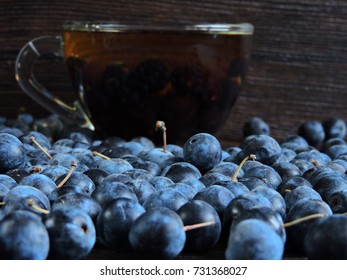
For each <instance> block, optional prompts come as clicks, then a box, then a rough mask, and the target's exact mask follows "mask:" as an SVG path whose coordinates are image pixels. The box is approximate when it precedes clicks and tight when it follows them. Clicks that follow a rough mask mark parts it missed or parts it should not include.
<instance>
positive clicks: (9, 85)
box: [0, 0, 347, 143]
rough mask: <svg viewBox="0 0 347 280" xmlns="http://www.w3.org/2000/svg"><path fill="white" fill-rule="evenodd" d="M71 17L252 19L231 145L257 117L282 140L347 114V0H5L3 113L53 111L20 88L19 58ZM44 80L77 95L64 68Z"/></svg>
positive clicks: (230, 126) (229, 129) (0, 21)
mask: <svg viewBox="0 0 347 280" xmlns="http://www.w3.org/2000/svg"><path fill="white" fill-rule="evenodd" d="M65 20H121V21H128V22H135V23H141V22H143V21H147V22H152V23H167V22H182V23H194V22H202V21H205V22H251V23H252V24H253V25H254V27H255V34H254V47H253V52H252V61H251V65H250V68H249V72H248V77H247V81H246V84H245V86H244V88H243V91H242V94H241V96H240V97H239V99H238V100H237V103H236V105H235V106H234V108H233V109H232V112H231V115H230V118H229V120H228V122H227V123H226V124H225V126H224V128H223V130H222V131H221V132H220V134H219V136H220V138H221V139H223V140H224V141H226V143H228V142H235V141H236V142H237V141H239V140H241V139H242V134H241V129H242V125H243V123H244V121H246V120H247V119H249V118H250V117H252V116H260V117H262V118H263V119H264V120H265V121H267V122H268V123H269V124H270V127H271V134H272V135H273V136H274V137H275V138H278V139H281V138H283V137H285V136H287V135H288V134H292V133H295V132H296V128H297V126H298V124H299V123H300V122H303V121H305V120H307V119H318V120H322V119H323V118H325V117H327V116H330V115H335V116H337V117H341V118H343V119H345V120H347V110H346V108H347V93H346V87H347V79H346V73H347V71H346V70H347V2H346V1H323V0H300V1H293V0H287V1H282V0H278V1H264V0H257V1H255V0H254V1H245V0H242V1H241V0H240V1H232V0H218V1H191V0H190V1H182V0H172V1H162V0H161V1H143V0H127V1H125V0H119V1H106V0H99V1H91V0H89V1H66V0H59V1H56V0H51V1H44V0H31V1H28V0H16V1H13V0H0V115H4V116H15V115H16V114H17V112H18V110H19V108H21V107H25V109H26V111H27V112H30V113H33V114H34V115H36V116H43V115H45V114H47V111H45V110H44V109H43V108H42V107H40V106H39V105H37V104H35V103H34V102H33V101H32V100H31V99H30V98H29V97H27V96H26V95H25V94H24V93H23V92H22V91H21V90H20V88H19V86H18V85H17V83H16V81H15V79H14V62H15V59H16V56H17V54H18V52H19V50H20V48H21V47H22V46H23V45H24V44H25V43H26V42H27V41H29V40H30V39H32V38H34V37H36V36H41V35H55V34H58V33H59V30H60V27H61V25H62V23H63V22H64V21H65ZM40 79H41V80H42V81H43V82H44V84H45V86H46V87H47V88H48V89H50V90H53V91H54V92H55V93H57V94H58V95H59V96H62V97H63V98H65V99H66V100H68V101H69V100H73V98H72V94H71V92H72V90H71V86H70V84H69V81H68V78H67V76H66V73H65V68H64V67H62V66H57V67H55V68H54V69H53V70H52V71H51V72H47V71H45V72H44V73H41V76H40Z"/></svg>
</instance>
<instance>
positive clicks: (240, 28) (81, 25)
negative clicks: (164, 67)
mask: <svg viewBox="0 0 347 280" xmlns="http://www.w3.org/2000/svg"><path fill="white" fill-rule="evenodd" d="M63 30H64V31H90V32H125V31H127V32H128V31H130V32H151V31H153V32H195V33H208V34H226V35H235V34H248V35H252V34H253V33H254V26H253V25H252V24H251V23H248V22H242V23H198V24H175V25H154V24H151V25H139V24H123V23H118V22H109V21H100V22H94V21H67V22H65V23H64V24H63Z"/></svg>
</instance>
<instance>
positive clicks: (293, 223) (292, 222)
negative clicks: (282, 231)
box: [282, 213, 327, 228]
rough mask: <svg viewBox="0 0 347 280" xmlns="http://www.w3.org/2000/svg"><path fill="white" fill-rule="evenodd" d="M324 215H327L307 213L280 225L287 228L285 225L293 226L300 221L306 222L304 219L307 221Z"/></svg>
mask: <svg viewBox="0 0 347 280" xmlns="http://www.w3.org/2000/svg"><path fill="white" fill-rule="evenodd" d="M326 216H327V215H326V214H322V213H317V214H312V215H308V216H305V217H302V218H299V219H296V220H294V221H291V222H288V223H285V224H283V225H282V227H284V228H287V227H290V226H294V225H296V224H299V223H302V222H306V221H309V220H312V219H317V218H324V217H326Z"/></svg>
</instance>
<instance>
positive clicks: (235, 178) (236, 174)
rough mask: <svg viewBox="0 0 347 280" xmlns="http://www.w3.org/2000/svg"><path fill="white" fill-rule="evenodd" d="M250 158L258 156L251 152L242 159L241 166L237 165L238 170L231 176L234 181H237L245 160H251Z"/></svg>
mask: <svg viewBox="0 0 347 280" xmlns="http://www.w3.org/2000/svg"><path fill="white" fill-rule="evenodd" d="M249 159H251V160H256V159H257V157H256V156H255V155H253V154H250V155H249V156H247V157H245V158H244V159H243V160H242V161H241V163H240V164H239V166H238V167H237V169H236V171H235V172H234V175H233V177H232V178H231V180H232V181H233V182H237V176H238V175H239V173H240V170H241V168H242V166H243V165H244V164H245V162H246V161H247V160H249Z"/></svg>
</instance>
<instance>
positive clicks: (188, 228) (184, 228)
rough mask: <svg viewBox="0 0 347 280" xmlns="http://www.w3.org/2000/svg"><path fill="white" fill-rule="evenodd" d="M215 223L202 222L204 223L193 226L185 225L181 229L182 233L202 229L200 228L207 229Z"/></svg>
mask: <svg viewBox="0 0 347 280" xmlns="http://www.w3.org/2000/svg"><path fill="white" fill-rule="evenodd" d="M215 223H216V222H214V221H210V222H204V223H199V224H194V225H187V226H184V227H183V230H184V231H188V230H192V229H196V228H202V227H208V226H213V225H214V224H215Z"/></svg>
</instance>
